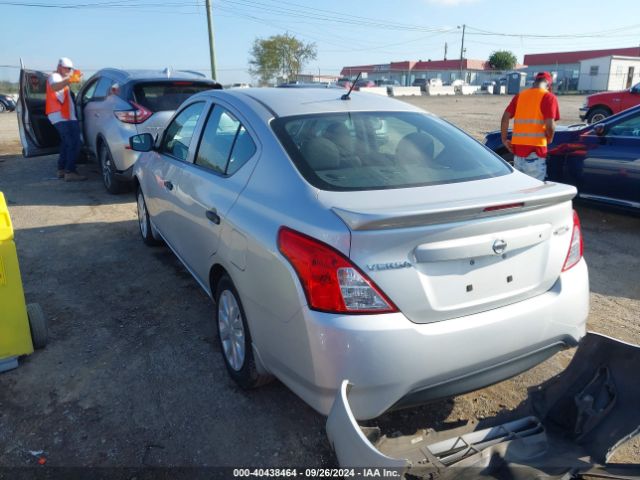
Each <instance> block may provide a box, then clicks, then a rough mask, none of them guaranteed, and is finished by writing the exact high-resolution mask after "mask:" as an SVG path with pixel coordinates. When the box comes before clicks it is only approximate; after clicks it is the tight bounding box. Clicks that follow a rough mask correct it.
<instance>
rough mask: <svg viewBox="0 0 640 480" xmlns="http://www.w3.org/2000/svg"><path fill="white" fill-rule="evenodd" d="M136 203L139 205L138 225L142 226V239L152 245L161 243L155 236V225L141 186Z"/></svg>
mask: <svg viewBox="0 0 640 480" xmlns="http://www.w3.org/2000/svg"><path fill="white" fill-rule="evenodd" d="M136 203H137V206H138V226H139V227H140V236H141V237H142V241H143V242H144V243H145V244H147V245H149V246H152V247H153V246H156V245H159V244H160V242H159V241H158V240H156V239H155V237H154V236H153V227H152V226H151V219H150V217H149V211H148V210H147V203H146V202H145V201H144V195H143V194H142V189H141V188H138V191H137V192H136Z"/></svg>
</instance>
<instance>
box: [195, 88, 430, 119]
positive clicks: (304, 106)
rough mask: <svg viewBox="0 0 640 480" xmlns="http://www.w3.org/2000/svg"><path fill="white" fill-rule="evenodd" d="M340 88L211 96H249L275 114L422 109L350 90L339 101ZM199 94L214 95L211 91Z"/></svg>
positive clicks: (253, 90)
mask: <svg viewBox="0 0 640 480" xmlns="http://www.w3.org/2000/svg"><path fill="white" fill-rule="evenodd" d="M345 93H346V90H344V89H331V88H328V89H324V88H246V89H242V90H227V91H220V90H218V91H217V93H216V94H215V95H230V96H233V97H236V98H238V99H239V100H241V101H244V102H246V100H247V98H246V97H250V98H252V99H253V100H255V101H257V102H258V103H260V104H262V105H263V106H265V107H266V108H267V109H268V110H270V111H271V112H272V113H273V114H275V115H276V116H279V117H289V116H293V115H307V114H313V113H334V112H354V111H365V112H374V111H389V112H421V113H425V112H424V110H422V109H420V108H418V107H415V106H413V105H411V104H409V103H406V102H401V101H399V100H394V99H392V98H389V97H386V96H382V95H376V94H373V93H363V92H355V91H354V92H351V95H350V100H341V99H340V97H341V96H342V95H344V94H345ZM198 95H200V96H208V95H214V94H213V93H212V91H207V92H202V93H199V94H198Z"/></svg>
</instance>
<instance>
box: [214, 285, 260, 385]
mask: <svg viewBox="0 0 640 480" xmlns="http://www.w3.org/2000/svg"><path fill="white" fill-rule="evenodd" d="M215 300H216V307H215V322H216V325H217V327H218V338H219V339H220V347H221V350H222V357H223V359H224V363H225V365H226V367H227V371H228V372H229V375H230V376H231V378H233V380H235V382H236V383H237V384H238V385H240V386H241V387H242V388H247V389H249V388H256V387H259V386H261V385H264V384H265V383H268V382H269V381H271V379H272V377H271V376H269V375H264V374H260V373H259V372H258V370H257V368H256V362H255V359H254V357H253V349H252V343H251V333H250V332H249V327H248V326H247V321H246V317H245V313H244V308H242V302H241V301H240V296H239V295H238V291H237V290H236V288H235V286H234V285H233V282H232V281H231V279H230V278H229V277H228V276H227V275H224V276H223V277H222V278H221V279H220V281H219V282H218V287H217V289H216V295H215Z"/></svg>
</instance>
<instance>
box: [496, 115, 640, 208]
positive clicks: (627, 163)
mask: <svg viewBox="0 0 640 480" xmlns="http://www.w3.org/2000/svg"><path fill="white" fill-rule="evenodd" d="M485 144H486V146H487V147H489V148H490V149H491V150H493V151H494V152H496V153H497V154H498V155H500V156H502V157H503V158H504V159H505V160H507V161H510V162H512V161H513V154H512V153H510V152H509V151H508V150H507V149H506V148H505V146H504V145H503V143H502V140H501V139H500V132H491V133H489V134H488V135H487V136H486V137H485ZM547 176H548V179H549V180H551V181H554V182H561V183H569V184H571V185H575V186H576V187H577V188H578V196H579V197H580V198H583V199H586V200H593V201H597V202H603V203H606V204H610V205H616V206H621V207H627V208H633V209H640V106H637V107H633V108H631V109H629V110H625V111H624V112H622V113H619V114H617V115H612V116H611V117H608V118H606V119H604V120H602V121H600V122H599V123H597V124H594V125H585V124H579V125H572V126H569V127H562V126H559V127H557V129H556V134H555V137H554V139H553V142H552V143H551V144H550V145H549V149H548V155H547Z"/></svg>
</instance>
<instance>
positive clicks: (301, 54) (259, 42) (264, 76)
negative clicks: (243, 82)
mask: <svg viewBox="0 0 640 480" xmlns="http://www.w3.org/2000/svg"><path fill="white" fill-rule="evenodd" d="M249 54H250V58H249V65H250V68H249V72H250V73H251V75H253V76H254V77H258V78H259V81H260V83H261V84H262V85H267V84H270V83H273V80H275V79H276V78H277V77H278V76H282V77H283V78H285V79H290V80H293V79H295V78H296V77H297V75H298V74H299V73H300V72H301V71H302V69H303V68H304V66H305V64H306V63H307V62H308V61H309V60H315V58H316V55H317V50H316V45H315V43H304V42H302V41H300V40H298V39H297V38H296V37H294V36H293V35H289V34H288V33H286V34H284V35H272V36H271V37H269V38H256V39H255V40H254V42H253V46H252V47H251V51H250V52H249Z"/></svg>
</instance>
